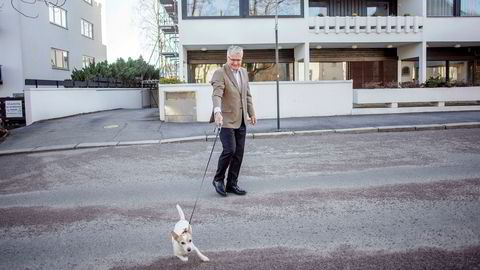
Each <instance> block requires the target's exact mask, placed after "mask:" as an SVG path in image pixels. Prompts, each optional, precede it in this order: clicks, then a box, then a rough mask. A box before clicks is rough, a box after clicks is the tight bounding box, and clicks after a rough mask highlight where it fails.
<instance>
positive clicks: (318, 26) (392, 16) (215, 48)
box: [164, 0, 480, 88]
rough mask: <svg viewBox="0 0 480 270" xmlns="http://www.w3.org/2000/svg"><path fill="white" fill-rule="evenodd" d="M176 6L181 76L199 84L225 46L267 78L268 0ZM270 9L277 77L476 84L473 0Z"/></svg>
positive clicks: (477, 1)
mask: <svg viewBox="0 0 480 270" xmlns="http://www.w3.org/2000/svg"><path fill="white" fill-rule="evenodd" d="M164 2H165V1H164ZM166 2H168V1H166ZM170 2H175V1H173V0H170ZM176 4H177V5H178V29H179V63H180V64H179V65H180V66H179V73H180V77H181V78H182V79H183V80H185V81H187V82H190V83H204V82H208V81H209V80H210V78H211V76H212V74H213V71H214V70H215V69H216V68H218V67H219V66H221V65H222V64H223V63H225V62H226V56H225V55H226V49H227V47H228V46H229V45H232V44H236V45H241V46H243V47H244V49H245V53H244V66H245V67H246V68H247V70H248V72H249V77H250V80H251V81H268V80H275V69H276V67H275V50H274V48H275V36H274V27H275V20H274V15H275V0H230V1H227V0H217V1H212V0H179V1H176ZM278 14H279V22H278V24H279V45H280V47H279V48H280V51H279V65H280V66H279V69H280V79H281V80H286V81H310V80H312V81H315V80H350V79H351V80H353V87H354V88H369V87H371V86H374V85H381V86H384V87H388V86H389V85H390V84H398V83H399V82H418V83H422V82H425V81H426V80H427V79H428V78H431V77H437V78H441V79H446V80H451V81H463V82H465V83H469V84H478V83H480V31H478V27H479V26H480V0H378V1H375V0H285V1H279V6H278Z"/></svg>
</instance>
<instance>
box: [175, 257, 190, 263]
mask: <svg viewBox="0 0 480 270" xmlns="http://www.w3.org/2000/svg"><path fill="white" fill-rule="evenodd" d="M177 258H179V259H180V260H182V261H183V262H187V261H188V257H185V256H177Z"/></svg>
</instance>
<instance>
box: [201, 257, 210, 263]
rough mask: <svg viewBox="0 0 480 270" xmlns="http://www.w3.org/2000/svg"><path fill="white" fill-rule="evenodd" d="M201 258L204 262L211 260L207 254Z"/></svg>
mask: <svg viewBox="0 0 480 270" xmlns="http://www.w3.org/2000/svg"><path fill="white" fill-rule="evenodd" d="M200 260H202V261H204V262H209V261H210V259H209V258H208V257H207V256H202V257H200Z"/></svg>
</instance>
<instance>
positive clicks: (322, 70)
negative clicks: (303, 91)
mask: <svg viewBox="0 0 480 270" xmlns="http://www.w3.org/2000/svg"><path fill="white" fill-rule="evenodd" d="M310 72H311V74H312V75H311V76H310V79H311V80H312V81H319V80H346V79H347V62H313V63H310Z"/></svg>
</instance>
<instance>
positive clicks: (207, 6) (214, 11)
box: [186, 0, 240, 17]
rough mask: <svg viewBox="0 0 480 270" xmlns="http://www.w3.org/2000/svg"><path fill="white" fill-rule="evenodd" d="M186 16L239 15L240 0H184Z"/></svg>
mask: <svg viewBox="0 0 480 270" xmlns="http://www.w3.org/2000/svg"><path fill="white" fill-rule="evenodd" d="M186 11H187V16H188V17H211V16H226V17H232V16H240V2H239V1H226V0H186Z"/></svg>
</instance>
